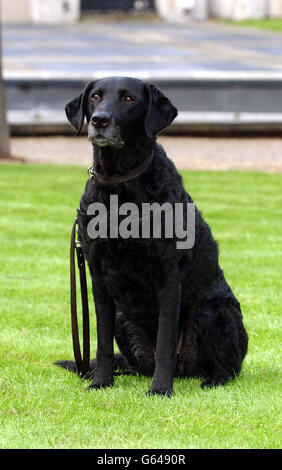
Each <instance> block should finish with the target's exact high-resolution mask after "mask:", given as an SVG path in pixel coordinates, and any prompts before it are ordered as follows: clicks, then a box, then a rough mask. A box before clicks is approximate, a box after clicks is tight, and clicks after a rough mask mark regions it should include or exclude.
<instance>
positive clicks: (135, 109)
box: [65, 77, 177, 148]
mask: <svg viewBox="0 0 282 470" xmlns="http://www.w3.org/2000/svg"><path fill="white" fill-rule="evenodd" d="M65 110H66V115H67V118H68V120H69V121H70V123H71V124H72V125H73V126H74V127H75V128H76V131H77V134H79V132H80V131H81V128H82V126H83V122H84V119H85V117H86V120H87V123H88V138H89V140H90V141H91V142H92V144H93V145H97V146H99V147H117V148H121V147H123V146H124V145H125V144H126V143H127V142H128V141H131V140H132V139H133V140H134V138H135V137H137V136H138V135H142V132H143V134H144V132H145V134H146V135H147V137H148V138H149V139H155V136H156V134H157V133H158V132H160V131H161V130H162V129H164V128H166V127H167V126H169V124H170V123H171V122H172V121H173V119H174V118H175V117H176V115H177V110H176V108H175V107H174V106H173V105H172V104H171V102H170V101H169V99H168V98H167V97H166V96H165V95H164V94H163V93H162V92H161V91H160V90H159V89H158V88H157V87H155V86H154V85H152V84H149V83H147V82H143V81H142V80H138V79H135V78H127V77H109V78H104V79H100V80H95V81H92V82H90V83H88V84H87V85H86V87H85V88H84V90H83V91H82V93H80V95H79V96H78V97H77V98H75V99H74V100H72V101H71V102H70V103H68V104H67V106H66V108H65Z"/></svg>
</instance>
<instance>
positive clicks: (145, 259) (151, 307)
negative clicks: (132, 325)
mask: <svg viewBox="0 0 282 470" xmlns="http://www.w3.org/2000/svg"><path fill="white" fill-rule="evenodd" d="M93 254H94V257H95V258H96V257H98V258H99V259H100V260H101V270H102V276H103V278H104V281H105V284H106V286H107V289H108V291H109V293H110V295H111V296H112V298H113V299H114V301H115V304H116V307H117V309H119V310H122V311H123V312H124V313H126V314H128V315H130V316H132V315H133V316H134V315H137V316H138V315H139V314H141V313H142V315H144V313H145V312H147V313H148V314H150V315H152V314H154V312H155V313H156V312H157V305H158V299H157V290H158V286H159V282H161V277H162V273H161V263H160V261H159V260H158V262H156V257H157V254H156V252H155V250H154V246H153V244H152V242H151V241H149V240H148V241H138V240H133V239H130V240H120V239H119V240H108V241H107V242H103V241H98V240H97V241H94V243H93Z"/></svg>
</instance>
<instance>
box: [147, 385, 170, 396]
mask: <svg viewBox="0 0 282 470" xmlns="http://www.w3.org/2000/svg"><path fill="white" fill-rule="evenodd" d="M171 394H172V387H161V386H156V385H152V386H151V387H150V389H149V390H148V392H147V393H146V395H160V396H162V397H171Z"/></svg>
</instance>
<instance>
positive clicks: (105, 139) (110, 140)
mask: <svg viewBox="0 0 282 470" xmlns="http://www.w3.org/2000/svg"><path fill="white" fill-rule="evenodd" d="M88 139H89V141H90V142H91V143H92V145H97V146H98V147H117V148H121V147H123V146H124V141H123V140H122V138H121V136H120V135H117V136H114V137H109V136H107V135H105V134H102V133H101V132H97V133H93V132H91V131H90V132H89V133H88Z"/></svg>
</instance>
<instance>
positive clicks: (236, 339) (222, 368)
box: [201, 301, 248, 387]
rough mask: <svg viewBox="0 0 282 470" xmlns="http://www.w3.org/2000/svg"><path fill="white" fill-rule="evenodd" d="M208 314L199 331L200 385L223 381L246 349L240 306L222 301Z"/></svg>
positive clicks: (233, 372)
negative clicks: (201, 363) (202, 379)
mask: <svg viewBox="0 0 282 470" xmlns="http://www.w3.org/2000/svg"><path fill="white" fill-rule="evenodd" d="M209 308H212V309H213V310H214V312H213V313H212V315H211V317H210V319H211V320H210V322H209V326H208V328H206V330H205V331H204V332H202V334H201V348H202V352H203V357H204V361H205V364H204V369H205V371H206V373H205V380H204V382H203V383H202V384H201V387H215V386H217V385H224V384H225V383H226V382H227V381H228V380H229V379H231V378H234V377H235V376H236V375H237V374H238V373H239V372H240V369H241V365H242V361H243V359H244V356H245V354H246V351H247V344H248V337H247V333H246V331H245V329H244V326H243V323H242V315H241V312H240V308H239V307H237V305H235V303H233V301H231V302H229V303H228V304H225V305H222V306H220V307H219V308H218V310H216V311H215V306H214V305H211V304H210V305H209Z"/></svg>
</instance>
